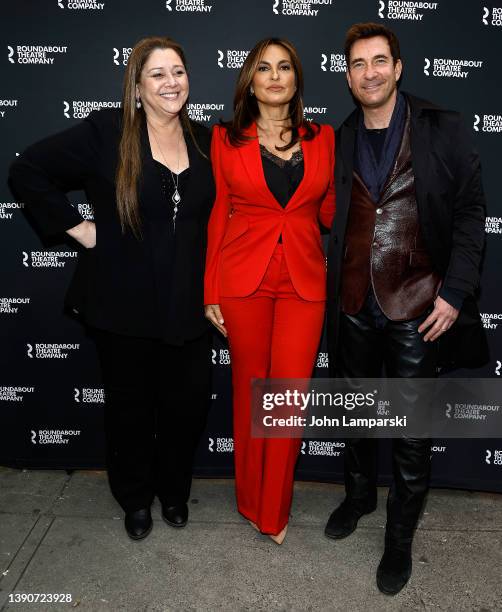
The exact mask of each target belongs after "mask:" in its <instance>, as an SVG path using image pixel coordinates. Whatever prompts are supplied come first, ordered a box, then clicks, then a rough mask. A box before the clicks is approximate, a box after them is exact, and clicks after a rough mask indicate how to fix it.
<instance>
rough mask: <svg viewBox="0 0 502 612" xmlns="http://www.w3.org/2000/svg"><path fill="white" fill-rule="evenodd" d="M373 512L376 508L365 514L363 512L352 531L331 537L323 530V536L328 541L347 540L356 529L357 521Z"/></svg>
mask: <svg viewBox="0 0 502 612" xmlns="http://www.w3.org/2000/svg"><path fill="white" fill-rule="evenodd" d="M375 510H376V507H375V508H373V510H368V511H367V512H363V513H362V514H361V516H360V517H359V518H358V519H357V522H356V524H355V526H354V529H352V531H349V532H348V533H344V534H342V535H333V534H330V533H328V532H327V531H326V529H325V530H324V535H325V536H326V537H327V538H329V539H330V540H344V539H345V538H348V537H349V536H350V535H352V534H353V533H354V531H355V530H356V529H357V525H358V524H359V521H360V520H361V519H362V517H363V516H366V515H367V514H371V513H372V512H375Z"/></svg>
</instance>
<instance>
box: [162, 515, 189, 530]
mask: <svg viewBox="0 0 502 612" xmlns="http://www.w3.org/2000/svg"><path fill="white" fill-rule="evenodd" d="M162 520H163V521H164V523H166V525H169V526H170V527H176V528H177V529H181V528H182V527H186V524H187V523H188V519H187V520H186V521H185V522H184V523H172V522H171V521H168V520H167V519H166V517H165V516H164V515H162Z"/></svg>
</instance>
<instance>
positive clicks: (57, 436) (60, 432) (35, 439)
mask: <svg viewBox="0 0 502 612" xmlns="http://www.w3.org/2000/svg"><path fill="white" fill-rule="evenodd" d="M78 436H80V429H39V430H38V432H36V431H34V430H33V429H32V430H31V431H30V438H31V443H32V444H69V443H70V440H71V439H72V438H73V437H78Z"/></svg>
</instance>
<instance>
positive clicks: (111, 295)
mask: <svg viewBox="0 0 502 612" xmlns="http://www.w3.org/2000/svg"><path fill="white" fill-rule="evenodd" d="M188 90H189V84H188V77H187V73H186V62H185V57H184V54H183V50H182V48H181V47H180V46H179V45H178V44H177V43H175V42H174V41H172V40H171V39H168V38H146V39H144V40H142V41H140V42H139V43H138V44H137V45H136V46H135V47H134V49H133V51H132V53H131V55H130V58H129V62H128V66H127V70H126V74H125V80H124V94H123V102H122V109H110V110H101V111H99V112H93V113H91V114H90V115H89V117H88V118H87V119H85V120H84V121H83V122H82V123H80V124H79V125H76V126H74V127H72V128H70V129H68V130H65V131H64V132H61V133H59V134H56V135H54V136H51V137H49V138H47V139H45V140H43V141H41V142H39V143H37V144H35V145H33V146H31V147H29V148H28V149H27V150H26V151H25V152H24V153H23V154H22V155H21V156H20V157H19V158H18V160H17V161H16V162H15V163H14V164H13V166H12V168H11V171H10V182H11V186H12V188H13V190H14V191H15V193H16V195H17V196H18V197H19V198H20V199H22V201H24V202H25V203H26V205H27V206H28V207H29V208H30V212H31V213H32V214H33V216H34V218H35V220H36V221H37V222H38V223H39V225H40V228H41V230H42V231H43V232H44V233H45V234H46V235H54V234H58V233H61V232H64V231H65V232H66V233H67V234H69V235H70V236H72V237H73V238H74V239H75V240H77V241H78V242H79V243H80V244H81V245H83V247H85V249H84V251H83V253H81V256H80V258H79V262H78V265H77V269H76V272H75V276H74V278H73V281H72V284H71V286H70V290H69V293H68V296H67V302H69V305H70V306H72V307H73V308H74V309H76V310H78V311H79V312H81V314H82V316H83V318H84V320H85V321H86V323H87V324H88V326H89V328H90V329H91V332H92V335H93V336H94V338H95V340H96V345H97V349H98V355H99V359H100V362H101V367H102V374H103V384H104V387H105V395H106V408H105V432H106V441H107V464H108V475H109V481H110V486H111V490H112V493H113V495H114V496H115V498H116V499H117V501H118V502H119V503H120V505H121V506H122V508H123V509H124V511H125V513H126V516H125V527H126V530H127V533H128V534H129V536H130V537H131V538H133V539H141V538H144V537H146V536H147V535H148V534H149V533H150V530H151V528H152V518H151V514H150V506H151V504H152V502H153V499H154V497H155V495H157V496H158V497H159V500H160V502H161V505H162V516H163V518H164V520H165V521H166V522H167V523H168V524H170V525H172V526H173V527H183V526H184V525H185V524H186V522H187V519H188V507H187V505H186V502H187V500H188V496H189V493H190V485H191V478H192V461H193V455H194V452H195V449H196V446H197V443H198V440H199V438H200V434H201V433H202V430H203V428H204V424H205V418H206V410H207V400H208V397H209V384H210V370H209V368H210V339H209V333H208V324H207V322H206V319H205V317H204V308H203V269H204V258H205V242H206V225H207V220H208V217H209V212H210V209H211V206H212V203H213V200H214V195H215V193H214V183H213V177H212V171H211V165H210V162H209V146H210V135H209V131H208V130H207V128H205V127H203V126H200V125H198V124H196V123H193V122H192V121H190V120H189V118H188V113H187V109H186V102H187V98H188ZM75 189H84V190H85V191H86V193H87V197H88V199H89V202H91V203H92V204H93V206H94V210H95V222H94V223H92V222H90V221H83V220H82V218H81V216H80V215H79V213H78V212H77V210H76V209H75V208H74V207H72V205H71V204H70V202H69V200H68V198H67V196H66V193H67V192H68V191H70V190H75Z"/></svg>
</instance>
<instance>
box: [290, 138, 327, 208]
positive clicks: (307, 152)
mask: <svg viewBox="0 0 502 612" xmlns="http://www.w3.org/2000/svg"><path fill="white" fill-rule="evenodd" d="M304 134H305V130H303V129H300V136H303V135H304ZM319 142H320V138H313V139H312V140H303V141H302V151H303V179H302V181H301V183H300V184H299V185H298V188H297V189H296V191H295V192H294V194H293V195H292V197H291V200H290V201H289V202H288V204H287V206H286V208H288V209H290V208H293V207H294V206H296V205H297V204H298V203H299V202H301V200H302V196H303V194H304V193H306V192H308V189H309V186H310V183H311V182H312V181H313V179H314V178H315V176H316V174H317V167H318V165H319Z"/></svg>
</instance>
